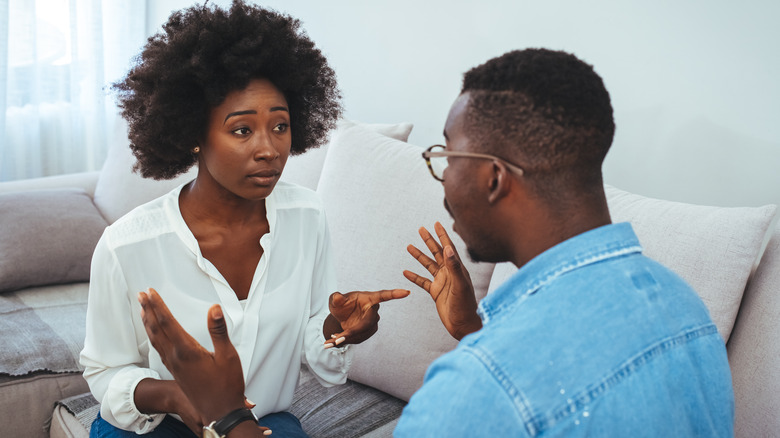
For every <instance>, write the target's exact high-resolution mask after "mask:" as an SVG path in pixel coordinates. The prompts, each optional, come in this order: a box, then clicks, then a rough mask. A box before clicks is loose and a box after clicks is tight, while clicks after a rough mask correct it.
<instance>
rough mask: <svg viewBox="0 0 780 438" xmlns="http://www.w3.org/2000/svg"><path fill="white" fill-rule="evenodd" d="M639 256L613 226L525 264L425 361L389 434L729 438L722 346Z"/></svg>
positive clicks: (622, 229)
mask: <svg viewBox="0 0 780 438" xmlns="http://www.w3.org/2000/svg"><path fill="white" fill-rule="evenodd" d="M641 251H642V248H641V246H640V245H639V241H638V240H637V238H636V235H635V234H634V231H633V229H632V228H631V225H629V224H627V223H622V224H614V225H607V226H603V227H600V228H597V229H594V230H590V231H588V232H586V233H583V234H580V235H578V236H575V237H573V238H571V239H569V240H567V241H565V242H562V243H560V244H558V245H556V246H554V247H553V248H550V249H549V250H547V251H545V252H544V253H542V254H540V255H539V256H537V257H536V258H534V259H533V260H531V261H530V262H528V263H527V264H526V265H525V266H523V267H522V268H521V269H519V270H518V272H517V273H515V274H514V275H513V276H512V277H511V278H510V279H509V280H508V281H507V282H506V283H505V284H503V285H502V286H501V287H499V288H498V289H497V290H496V291H494V292H493V293H491V294H490V295H488V296H487V297H485V298H484V299H483V300H482V301H481V302H480V304H479V314H480V317H481V318H482V322H483V328H482V329H481V330H479V331H478V332H476V333H472V334H471V335H468V336H466V337H464V338H463V340H462V341H461V342H460V344H459V345H458V347H457V348H456V349H455V350H453V351H451V352H449V353H447V354H445V355H443V356H441V357H440V358H439V359H437V360H436V361H434V362H433V364H431V366H430V368H429V369H428V371H427V373H426V376H425V382H424V384H423V386H422V388H421V389H420V390H419V391H418V392H417V393H415V394H414V396H413V397H412V398H411V400H410V401H409V404H408V405H407V406H406V408H405V409H404V411H403V414H402V416H401V419H400V421H399V423H398V426H397V427H396V429H395V432H394V436H396V437H438V436H447V437H451V436H455V437H457V436H469V437H474V436H477V437H482V436H484V437H513V436H517V437H525V436H532V437H533V436H545V437H546V436H631V437H637V436H648V437H666V436H674V437H681V436H691V437H693V436H702V437H705V436H706V437H728V436H733V417H734V397H733V392H732V387H731V374H730V371H729V365H728V360H727V358H726V348H725V345H724V343H723V339H722V338H721V337H720V335H719V334H718V331H717V328H716V327H715V325H714V324H713V322H712V320H711V319H710V316H709V313H708V311H707V309H706V307H705V306H704V304H703V303H702V301H701V300H700V299H699V297H698V295H697V294H696V293H695V292H694V291H693V290H692V289H691V288H690V286H688V285H687V284H686V283H685V282H684V281H683V280H682V279H680V278H679V277H678V276H677V275H675V274H674V273H672V272H671V271H670V270H669V269H667V268H665V267H663V266H661V265H660V264H658V263H656V262H654V261H653V260H651V259H649V258H647V257H645V256H643V255H642V253H641Z"/></svg>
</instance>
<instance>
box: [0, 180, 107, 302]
mask: <svg viewBox="0 0 780 438" xmlns="http://www.w3.org/2000/svg"><path fill="white" fill-rule="evenodd" d="M0 223H2V224H3V226H2V228H0V254H2V257H0V292H4V291H10V290H15V289H21V288H25V287H31V286H40V285H45V284H56V283H73V282H77V281H87V280H89V266H90V262H91V260H92V252H93V251H94V250H95V245H97V242H98V240H99V239H100V235H101V234H102V233H103V229H104V228H105V227H106V225H108V224H107V223H106V221H105V220H104V219H103V217H102V216H101V215H100V212H98V210H97V208H95V205H94V204H93V203H92V199H91V198H90V197H89V195H88V194H87V193H86V192H84V190H82V189H75V188H73V189H71V188H63V189H51V190H33V191H27V192H12V193H3V194H0Z"/></svg>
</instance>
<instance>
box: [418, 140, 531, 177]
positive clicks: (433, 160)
mask: <svg viewBox="0 0 780 438" xmlns="http://www.w3.org/2000/svg"><path fill="white" fill-rule="evenodd" d="M445 149H446V148H445V147H444V146H442V145H440V144H435V145H433V146H431V147H429V148H428V149H426V150H425V152H423V153H422V157H423V158H424V159H425V164H427V165H428V170H430V171H431V175H432V176H433V177H434V178H436V179H437V180H439V181H441V182H444V169H446V168H447V157H456V158H480V159H483V160H493V161H499V162H501V163H503V164H504V165H505V166H506V167H507V168H508V169H509V170H511V171H512V172H514V173H516V174H518V175H522V174H523V169H521V168H520V167H518V166H515V165H514V164H512V163H510V162H508V161H506V160H504V159H503V158H498V157H496V156H493V155H488V154H478V153H474V152H456V151H447V150H445Z"/></svg>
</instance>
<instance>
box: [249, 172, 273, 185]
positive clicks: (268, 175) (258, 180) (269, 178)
mask: <svg viewBox="0 0 780 438" xmlns="http://www.w3.org/2000/svg"><path fill="white" fill-rule="evenodd" d="M280 173H281V172H279V171H278V170H276V169H269V170H261V171H259V172H255V173H253V174H251V175H247V178H249V179H250V180H251V181H252V182H253V183H254V184H256V185H259V186H270V185H272V184H274V183H275V182H276V179H277V178H278V177H279V175H280Z"/></svg>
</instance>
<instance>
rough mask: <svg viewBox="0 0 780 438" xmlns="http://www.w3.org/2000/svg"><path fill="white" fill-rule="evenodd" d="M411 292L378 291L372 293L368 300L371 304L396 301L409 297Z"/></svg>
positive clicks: (403, 290) (402, 290)
mask: <svg viewBox="0 0 780 438" xmlns="http://www.w3.org/2000/svg"><path fill="white" fill-rule="evenodd" d="M410 293H411V291H409V290H406V289H390V290H380V291H377V292H374V293H372V294H371V295H370V296H369V298H370V301H371V302H372V303H373V304H379V303H382V302H385V301H390V300H398V299H401V298H406V297H408V296H409V294H410Z"/></svg>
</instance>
